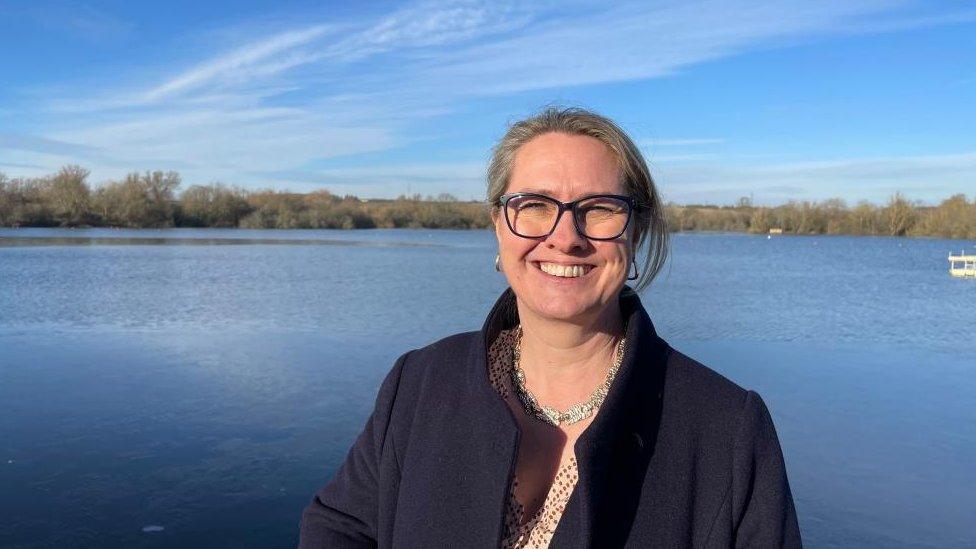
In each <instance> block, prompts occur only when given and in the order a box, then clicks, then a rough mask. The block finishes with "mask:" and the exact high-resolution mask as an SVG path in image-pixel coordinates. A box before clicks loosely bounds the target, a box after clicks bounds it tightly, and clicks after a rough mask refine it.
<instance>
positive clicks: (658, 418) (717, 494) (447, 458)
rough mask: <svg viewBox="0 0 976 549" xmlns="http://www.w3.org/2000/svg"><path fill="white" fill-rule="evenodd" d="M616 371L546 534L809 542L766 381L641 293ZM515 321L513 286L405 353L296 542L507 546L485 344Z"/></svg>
mask: <svg viewBox="0 0 976 549" xmlns="http://www.w3.org/2000/svg"><path fill="white" fill-rule="evenodd" d="M620 303H621V310H622V312H623V314H624V317H625V318H628V319H629V321H628V324H627V342H628V343H627V347H626V350H625V352H624V357H623V361H622V364H621V367H620V370H619V371H618V373H617V377H616V379H615V380H614V383H613V386H612V387H611V390H610V392H609V394H608V395H607V398H606V400H605V402H604V404H603V406H602V408H601V410H600V412H599V413H598V414H597V415H596V417H595V418H594V419H593V422H592V423H591V424H590V426H589V427H588V428H587V429H586V430H585V431H584V432H583V434H582V435H581V436H580V437H579V439H578V441H577V442H576V445H575V451H576V457H577V463H578V468H579V481H578V483H577V485H576V489H575V491H574V492H573V494H572V496H571V497H570V500H569V502H568V504H567V506H566V509H565V511H564V513H563V516H562V519H561V520H560V522H559V526H558V528H557V529H556V532H555V534H554V535H553V538H552V543H551V545H550V546H551V547H599V548H603V547H622V546H627V547H668V548H671V547H799V546H800V532H799V528H798V526H797V518H796V511H795V509H794V506H793V498H792V496H791V494H790V488H789V483H788V481H787V477H786V469H785V466H784V462H783V455H782V452H781V450H780V446H779V441H778V439H777V437H776V431H775V429H774V427H773V421H772V419H771V418H770V415H769V412H768V410H767V409H766V406H765V404H764V403H763V401H762V399H761V398H760V397H759V395H758V394H757V393H755V392H753V391H747V390H745V389H742V388H741V387H739V386H738V385H736V384H735V383H733V382H731V381H729V380H728V379H726V378H724V377H722V376H721V375H719V374H718V373H716V372H714V371H713V370H711V369H709V368H707V367H705V366H703V365H702V364H700V363H698V362H696V361H694V360H692V359H691V358H689V357H687V356H685V355H683V354H681V353H680V352H678V351H676V350H674V349H672V348H671V347H670V346H669V345H668V344H667V343H666V342H665V341H664V340H662V339H661V338H660V337H658V335H657V333H656V332H655V330H654V326H653V325H652V324H651V319H650V318H649V317H648V315H647V312H646V311H645V310H644V308H643V306H642V305H641V303H640V299H639V298H638V297H637V296H636V295H634V294H632V293H630V292H627V291H625V292H623V293H622V294H621V299H620ZM516 322H517V312H516V308H515V296H514V294H513V293H512V291H511V290H510V289H509V290H506V291H505V293H504V294H503V295H502V296H501V297H500V298H499V300H498V302H497V303H496V304H495V306H494V308H493V309H492V311H491V313H490V314H489V315H488V319H487V320H486V321H485V324H484V327H483V328H482V330H481V331H480V332H468V333H462V334H457V335H454V336H451V337H448V338H445V339H442V340H441V341H438V342H436V343H433V344H431V345H429V346H427V347H424V348H422V349H417V350H413V351H410V352H408V353H407V354H405V355H403V356H402V357H400V359H399V360H397V362H396V365H395V366H394V367H393V369H392V370H391V371H390V373H389V375H387V377H386V380H385V381H384V382H383V385H382V387H381V388H380V391H379V395H378V396H377V398H376V407H375V409H374V411H373V414H372V416H371V417H370V418H369V420H368V422H367V423H366V427H365V429H364V430H363V432H362V434H361V435H360V436H359V438H358V439H357V440H356V442H355V444H354V445H353V447H352V449H351V450H350V451H349V454H348V456H347V458H346V461H345V463H343V465H342V466H341V467H340V469H339V470H338V471H337V472H336V474H335V476H334V477H333V478H332V480H331V482H329V483H328V484H327V485H326V486H325V487H324V488H322V489H321V490H320V491H319V492H318V493H317V494H316V495H315V497H314V498H313V500H312V502H311V504H309V506H308V507H307V508H306V509H305V512H304V513H303V515H302V522H301V542H300V544H301V547H342V548H354V547H396V548H408V547H425V548H430V547H465V548H475V547H498V546H499V542H500V539H501V535H502V526H503V524H502V523H503V515H504V512H505V504H506V500H507V495H508V490H509V484H510V481H511V478H512V475H513V473H514V469H515V460H516V455H517V448H518V443H519V430H518V427H517V426H516V423H515V419H514V418H513V416H512V414H511V411H510V410H509V409H508V406H507V405H506V404H505V402H504V400H503V399H502V398H501V397H500V396H499V395H498V393H496V392H495V390H494V389H493V388H492V387H491V385H490V383H489V381H488V375H487V364H486V363H487V349H488V345H489V344H490V342H491V341H493V340H494V337H495V336H496V335H497V334H498V333H499V331H500V330H502V329H507V328H510V327H512V326H514V325H515V323H516Z"/></svg>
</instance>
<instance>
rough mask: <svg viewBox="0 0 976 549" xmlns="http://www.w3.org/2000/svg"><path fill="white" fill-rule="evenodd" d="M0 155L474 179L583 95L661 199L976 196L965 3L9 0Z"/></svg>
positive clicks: (419, 188) (31, 166) (109, 171)
mask: <svg viewBox="0 0 976 549" xmlns="http://www.w3.org/2000/svg"><path fill="white" fill-rule="evenodd" d="M0 36H2V37H3V39H2V40H0V76H2V79H3V85H2V86H0V172H3V173H6V174H7V175H8V176H10V177H17V176H34V175H41V174H45V173H50V172H53V171H56V170H57V169H58V168H59V167H60V166H62V165H64V164H68V163H75V164H80V165H82V166H85V167H87V168H89V169H90V170H91V171H92V177H91V180H92V181H93V182H95V183H98V182H101V181H106V180H110V179H113V178H118V177H120V176H122V175H123V174H125V173H127V172H130V171H133V170H138V171H142V170H147V169H164V170H170V169H172V170H177V171H179V172H180V173H181V174H182V175H183V179H184V185H185V186H187V185H191V184H196V183H201V184H205V183H211V182H224V183H228V184H235V185H240V186H242V187H246V188H275V189H290V190H295V191H303V192H304V191H310V190H314V189H318V188H327V189H329V190H330V191H332V192H335V193H340V194H346V193H349V194H357V195H359V196H363V197H393V196H396V195H399V194H403V193H407V192H410V193H422V194H437V193H441V192H449V193H452V194H454V195H456V196H458V197H460V198H464V199H469V198H474V199H480V198H483V196H484V183H483V174H484V166H485V162H486V159H487V155H488V150H489V148H490V147H491V145H492V143H493V142H494V141H495V140H496V139H497V138H498V137H499V136H500V135H501V134H502V133H503V132H504V130H505V126H506V124H507V123H509V122H511V121H512V120H515V119H517V118H519V117H521V116H524V115H526V114H529V113H531V112H533V111H535V110H537V109H538V108H540V107H541V106H544V105H546V104H550V103H558V104H564V105H579V106H586V107H590V108H593V109H596V110H597V111H600V112H602V113H604V114H607V115H609V116H611V117H613V118H614V119H616V120H617V121H618V122H620V123H621V125H623V126H624V127H625V128H626V129H627V130H628V131H629V132H630V133H631V135H632V137H634V139H635V140H637V141H638V143H639V144H640V145H641V146H642V148H643V150H644V152H645V153H646V155H647V158H648V160H649V161H650V164H651V169H652V172H653V173H654V175H655V177H656V179H657V182H658V184H659V186H660V187H661V189H662V192H663V194H664V197H665V199H666V200H671V201H675V202H678V203H702V202H704V203H718V204H724V203H731V202H734V201H735V200H737V199H738V198H739V197H740V196H751V197H753V199H754V201H755V202H757V203H761V204H777V203H782V202H785V201H787V200H793V199H795V200H820V199H825V198H832V197H839V198H843V199H846V200H848V201H849V202H852V203H853V202H856V201H857V200H862V199H865V200H871V201H873V202H883V201H885V200H886V199H888V197H890V196H891V195H892V194H893V193H895V192H896V191H900V192H902V193H903V194H905V195H906V196H907V197H909V198H911V199H916V200H921V201H923V202H926V203H937V202H938V201H939V200H941V199H942V198H945V197H948V196H949V195H951V194H955V193H965V194H966V195H967V196H969V197H970V198H974V197H976V131H974V128H976V38H974V36H976V5H973V4H972V3H969V2H945V3H939V2H912V1H883V2H880V1H872V0H859V1H857V2H851V1H849V0H844V1H832V0H825V1H820V2H809V1H806V0H803V1H794V0H782V1H775V2H756V1H739V0H715V1H707V2H648V1H645V2H635V3H627V2H617V3H603V2H600V3H596V2H578V1H564V2H541V3H534V4H527V3H523V2H513V3H505V2H501V1H492V2H479V1H462V2H457V1H425V2H412V3H379V2H375V3H358V2H357V3H352V2H349V3H323V2H285V1H277V2H257V1H241V0H238V1H234V2H220V1H212V2H200V1H199V0H196V1H193V2H182V1H168V2H159V3H156V4H155V5H151V4H150V3H148V2H122V1H118V2H85V3H82V2H51V1H45V0H39V1H30V2H5V1H4V0H0Z"/></svg>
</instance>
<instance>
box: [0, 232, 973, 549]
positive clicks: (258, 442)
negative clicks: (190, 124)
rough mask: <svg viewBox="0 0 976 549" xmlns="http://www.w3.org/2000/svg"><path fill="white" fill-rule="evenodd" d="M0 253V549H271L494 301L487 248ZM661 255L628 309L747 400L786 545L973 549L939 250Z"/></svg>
mask: <svg viewBox="0 0 976 549" xmlns="http://www.w3.org/2000/svg"><path fill="white" fill-rule="evenodd" d="M47 238H51V239H53V240H52V242H54V243H55V244H53V245H40V246H38V245H35V243H32V242H34V241H36V240H37V239H47ZM0 239H3V240H5V241H6V240H19V239H24V241H23V242H18V243H17V244H16V245H7V246H0V312H2V314H0V486H2V487H3V489H2V490H0V545H2V546H8V545H18V544H25V545H29V544H39V545H57V544H68V545H90V546H130V545H159V546H174V545H176V546H182V545H228V544H232V545H248V544H250V545H256V546H262V547H265V546H293V545H294V542H295V535H296V532H297V520H298V513H299V510H300V509H301V507H302V506H303V505H304V504H305V503H306V501H307V499H308V497H309V495H310V494H311V491H312V490H314V489H315V488H316V487H317V486H318V485H319V484H320V483H321V482H323V481H324V480H325V479H326V478H327V477H328V476H329V475H330V474H331V472H332V471H333V469H334V468H335V467H336V466H337V465H338V463H340V462H341V460H342V458H343V456H344V455H345V452H346V450H347V449H348V447H349V444H350V443H351V441H352V439H353V437H354V436H355V435H356V434H357V433H358V431H359V429H360V428H361V427H362V424H363V422H364V420H365V417H366V415H367V414H368V412H369V410H370V408H371V406H372V399H373V398H374V396H375V393H376V390H377V388H378V384H379V381H380V379H381V378H382V376H383V375H384V374H385V373H386V371H387V370H388V369H389V368H390V367H391V365H392V363H393V361H394V360H395V358H396V357H397V356H398V355H399V354H401V353H403V352H405V351H406V350H408V349H410V348H414V347H418V346H421V345H425V344H427V343H429V342H431V341H433V340H435V339H437V338H440V337H443V336H444V335H446V334H449V333H453V332H458V331H464V330H474V329H478V328H479V327H480V325H481V322H482V321H483V318H484V315H485V313H486V312H487V310H488V308H489V307H490V305H491V303H492V302H493V300H494V299H495V297H496V296H497V295H498V294H499V293H500V292H501V290H502V289H503V288H504V280H503V278H502V277H501V276H500V275H499V274H498V273H496V272H495V271H494V269H493V264H492V262H493V258H494V253H495V243H494V237H493V235H492V233H490V232H488V231H471V232H465V231H445V232H436V231H294V232H289V231H221V230H201V231H196V230H178V231H166V230H152V231H111V230H106V229H98V230H95V229H93V230H85V231H70V230H39V229H18V230H16V231H12V230H0ZM65 239H67V240H78V239H81V240H83V241H86V244H84V245H73V244H74V243H72V244H64V243H63V241H64V240H65ZM107 239H110V240H113V242H112V243H111V244H117V242H114V241H115V240H121V241H123V242H126V245H103V241H104V240H107ZM174 240H178V241H180V242H179V245H174V244H175V243H174V242H172V241H174ZM188 240H198V241H199V242H190V243H188V242H186V241H188ZM230 240H233V241H235V242H233V244H242V243H247V245H223V244H228V243H229V242H227V241H230ZM283 240H287V241H289V242H288V243H289V244H299V245H281V244H282V241H283ZM311 241H314V243H312V242H311ZM44 244H51V242H45V243H44ZM143 244H149V245H143ZM337 244H339V245H337ZM674 244H675V245H674V260H673V262H672V263H671V265H670V267H669V269H668V270H666V272H665V273H664V274H663V275H662V277H661V279H660V281H658V282H656V283H655V285H654V286H653V287H652V289H651V290H650V291H648V292H647V293H645V294H644V295H643V297H642V299H643V301H644V303H645V305H646V306H647V307H648V309H649V310H650V311H651V313H652V316H653V318H654V322H655V324H656V326H657V327H658V329H659V331H660V332H661V334H662V335H663V336H664V337H665V338H666V339H668V340H669V341H671V342H672V343H673V344H674V345H675V346H676V347H678V348H679V349H681V350H684V351H685V352H687V353H689V354H691V355H692V356H694V357H696V358H699V359H701V360H702V361H703V362H705V363H706V364H708V365H710V366H712V367H713V368H715V369H717V370H718V371H720V372H721V373H723V374H724V375H726V376H728V377H730V378H731V379H733V380H734V381H737V382H739V383H741V384H743V385H745V386H747V387H751V388H754V389H756V390H758V391H760V393H761V394H762V395H763V397H764V399H765V400H766V401H767V403H768V404H769V407H770V409H771V410H772V413H773V415H774V418H775V420H776V423H777V427H778V429H779V431H780V438H781V440H782V442H783V445H784V451H785V453H786V458H787V464H788V467H789V471H790V475H791V480H792V482H793V485H794V495H795V497H796V501H797V508H798V511H799V515H800V521H801V528H802V529H803V533H804V536H805V537H806V540H807V542H808V545H811V546H818V547H819V546H825V547H829V546H837V547H849V546H892V547H897V546H926V545H928V546H967V545H970V546H971V545H976V532H974V530H973V528H972V526H971V525H972V524H974V523H976V517H974V516H973V509H976V496H974V495H972V493H971V491H970V490H969V488H970V487H971V486H973V485H976V467H973V464H974V463H976V432H974V431H973V429H972V425H974V424H976V406H974V401H973V398H972V395H973V394H974V393H976V376H974V375H973V372H976V358H974V357H972V356H971V354H967V353H968V349H966V347H965V343H966V342H968V341H970V340H971V334H970V332H971V329H972V326H976V306H974V304H976V283H974V281H972V280H960V279H953V278H951V277H949V276H948V273H947V272H946V264H945V255H946V251H947V250H950V249H958V248H960V243H958V242H953V241H939V240H931V239H925V240H898V239H879V238H823V237H821V238H781V239H769V240H767V239H765V238H760V237H751V236H746V235H677V236H676V237H675V239H674ZM52 509H56V510H57V512H56V518H52V517H53V516H54V515H52ZM153 526H158V527H161V529H159V528H149V529H148V530H147V529H146V528H147V527H153Z"/></svg>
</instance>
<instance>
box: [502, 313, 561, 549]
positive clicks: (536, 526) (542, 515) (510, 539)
mask: <svg viewBox="0 0 976 549" xmlns="http://www.w3.org/2000/svg"><path fill="white" fill-rule="evenodd" d="M515 335H516V331H515V330H514V329H513V330H505V331H502V332H501V334H499V335H498V337H497V338H496V339H495V341H494V342H493V343H492V345H491V347H490V349H489V350H488V380H489V381H490V382H491V386H492V387H493V388H494V389H495V390H496V391H498V393H499V394H500V395H501V396H502V397H503V398H505V399H506V400H507V399H508V398H509V394H510V389H509V387H510V385H509V382H508V380H510V379H511V372H512V367H513V365H512V349H513V346H514V344H515ZM512 397H513V398H517V397H515V396H514V395H512ZM578 480H579V474H578V471H577V468H576V458H575V457H570V458H569V459H568V460H565V461H564V462H563V463H561V464H560V465H559V469H558V470H557V471H556V478H555V479H554V480H553V482H552V486H551V487H550V488H549V493H548V494H547V495H546V499H545V501H544V502H543V504H542V506H541V507H539V510H538V511H536V512H535V514H533V515H532V516H530V517H527V516H525V508H524V506H523V505H522V503H521V502H519V500H518V499H517V498H516V497H515V491H516V487H518V476H517V475H516V476H513V478H512V485H511V486H510V487H509V490H508V501H507V503H506V508H505V530H504V532H503V534H502V543H501V547H502V549H509V548H519V547H529V548H537V547H549V542H550V541H551V540H552V535H553V533H554V532H555V531H556V526H558V525H559V519H560V518H562V515H563V510H565V509H566V503H567V502H568V501H569V497H570V495H572V493H573V489H575V488H576V482H577V481H578Z"/></svg>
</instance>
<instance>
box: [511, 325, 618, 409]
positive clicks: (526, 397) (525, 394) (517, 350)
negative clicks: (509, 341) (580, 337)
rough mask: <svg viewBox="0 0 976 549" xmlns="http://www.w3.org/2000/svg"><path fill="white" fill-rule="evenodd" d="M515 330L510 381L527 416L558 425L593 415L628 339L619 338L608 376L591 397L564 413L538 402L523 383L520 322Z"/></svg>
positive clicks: (614, 375) (609, 382) (605, 391)
mask: <svg viewBox="0 0 976 549" xmlns="http://www.w3.org/2000/svg"><path fill="white" fill-rule="evenodd" d="M516 330H517V331H516V334H515V347H514V349H513V353H512V354H513V355H514V360H513V365H512V383H513V385H515V392H516V393H517V394H518V397H519V400H520V401H522V406H524V407H525V411H526V412H527V413H528V414H529V415H530V416H535V417H536V418H538V419H540V420H542V421H545V422H546V423H550V424H552V425H555V426H557V427H558V426H559V424H560V423H563V422H565V423H566V424H567V425H572V424H574V423H576V422H579V421H582V420H584V419H586V418H588V417H590V416H591V415H593V411H594V410H596V409H597V408H599V407H600V405H601V404H603V400H604V399H605V398H607V393H608V392H609V391H610V384H611V383H613V378H614V377H616V375H617V370H619V369H620V362H621V361H622V360H623V356H624V342H625V341H627V338H625V337H622V338H620V341H618V342H617V346H616V347H615V349H614V353H613V354H614V357H613V365H611V366H610V370H609V371H608V372H607V378H606V379H604V380H603V383H602V384H601V385H600V386H599V387H597V388H596V390H595V391H593V394H592V395H590V398H588V399H586V401H585V402H580V403H578V404H573V405H572V406H570V407H569V408H568V409H567V410H566V411H565V412H560V411H559V410H556V409H554V408H550V407H548V406H545V405H542V404H539V401H538V400H537V399H536V398H535V395H533V394H532V392H531V391H529V389H528V388H527V387H526V386H525V372H523V371H522V367H521V365H520V361H521V358H522V325H521V324H519V326H518V328H517V329H516Z"/></svg>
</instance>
